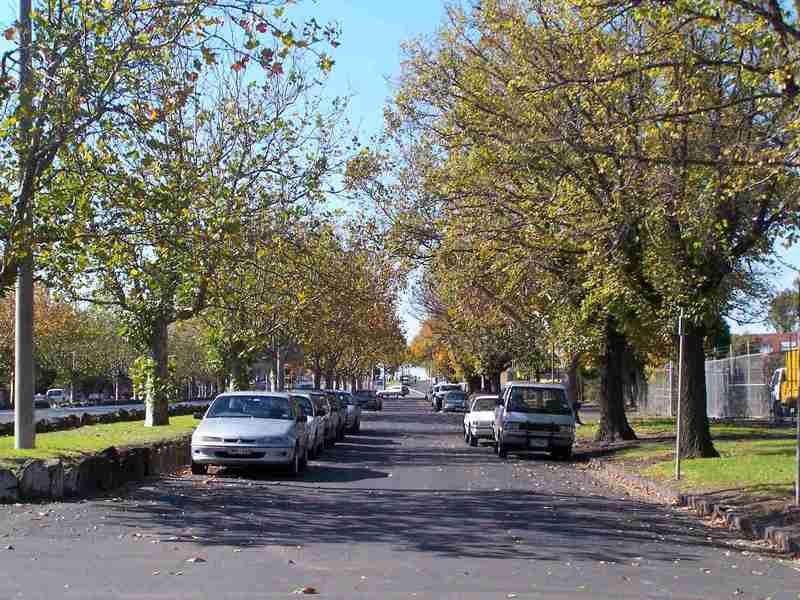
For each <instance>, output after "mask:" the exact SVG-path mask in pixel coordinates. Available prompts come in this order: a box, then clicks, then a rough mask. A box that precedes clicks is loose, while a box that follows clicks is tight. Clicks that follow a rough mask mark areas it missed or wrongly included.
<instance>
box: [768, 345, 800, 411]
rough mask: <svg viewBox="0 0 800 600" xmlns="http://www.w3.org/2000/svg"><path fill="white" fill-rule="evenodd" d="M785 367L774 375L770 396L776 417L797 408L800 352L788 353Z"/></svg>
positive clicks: (777, 370)
mask: <svg viewBox="0 0 800 600" xmlns="http://www.w3.org/2000/svg"><path fill="white" fill-rule="evenodd" d="M783 360H784V365H783V367H780V368H778V369H775V371H774V372H773V373H772V379H771V380H770V384H769V387H770V394H771V396H772V408H773V411H774V413H775V416H776V417H782V416H784V415H785V414H789V413H790V412H791V411H792V410H794V409H795V408H796V405H797V395H798V375H800V373H798V369H800V350H798V349H796V348H795V349H794V350H789V351H788V352H786V354H785V356H784V359H783Z"/></svg>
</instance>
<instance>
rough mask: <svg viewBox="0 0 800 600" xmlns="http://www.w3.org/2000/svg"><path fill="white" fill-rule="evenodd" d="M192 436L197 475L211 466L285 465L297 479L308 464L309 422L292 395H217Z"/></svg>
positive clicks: (193, 468) (229, 393)
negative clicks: (307, 424)
mask: <svg viewBox="0 0 800 600" xmlns="http://www.w3.org/2000/svg"><path fill="white" fill-rule="evenodd" d="M195 417H197V418H201V419H202V421H201V422H200V424H199V425H198V426H197V429H195V431H194V434H193V435H192V443H191V451H192V473H194V474H195V475H201V474H204V473H207V472H208V466H209V465H232V466H277V465H280V466H284V467H287V468H288V469H289V472H290V473H291V474H293V475H297V474H298V473H299V472H300V471H301V470H302V469H304V468H305V467H306V465H307V462H308V428H307V426H306V423H307V419H306V417H305V416H304V415H303V412H302V409H301V408H300V405H299V404H298V403H297V402H296V401H295V400H293V399H292V398H291V397H290V396H289V394H284V393H278V392H261V391H250V392H226V393H224V394H221V395H219V396H217V397H216V398H215V399H214V401H213V402H212V403H211V405H210V406H209V407H208V410H207V411H206V413H205V415H201V414H199V413H198V414H196V415H195Z"/></svg>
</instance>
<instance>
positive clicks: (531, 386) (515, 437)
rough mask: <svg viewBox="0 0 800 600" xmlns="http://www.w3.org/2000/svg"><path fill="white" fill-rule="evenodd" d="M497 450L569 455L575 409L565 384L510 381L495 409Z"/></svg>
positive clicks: (559, 455)
mask: <svg viewBox="0 0 800 600" xmlns="http://www.w3.org/2000/svg"><path fill="white" fill-rule="evenodd" d="M493 434H494V440H495V447H496V450H497V454H498V455H499V456H500V457H501V458H506V457H507V456H508V453H509V452H534V451H539V452H550V453H551V454H552V456H553V458H556V459H559V458H560V459H569V458H571V457H572V446H573V444H574V443H575V413H574V412H573V410H572V405H571V404H570V403H569V401H568V400H567V393H566V390H565V388H564V386H563V385H554V384H544V383H530V382H510V383H508V384H507V385H506V388H505V390H504V392H503V396H502V401H501V404H500V405H499V406H498V407H497V409H496V410H495V415H494V426H493Z"/></svg>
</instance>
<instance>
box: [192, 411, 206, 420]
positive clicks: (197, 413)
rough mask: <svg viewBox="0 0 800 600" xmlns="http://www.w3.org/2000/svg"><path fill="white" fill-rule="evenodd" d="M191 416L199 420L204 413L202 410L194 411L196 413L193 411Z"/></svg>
mask: <svg viewBox="0 0 800 600" xmlns="http://www.w3.org/2000/svg"><path fill="white" fill-rule="evenodd" d="M192 416H193V417H194V418H195V419H198V420H200V419H202V418H203V417H204V416H205V413H202V412H196V413H194V415H192Z"/></svg>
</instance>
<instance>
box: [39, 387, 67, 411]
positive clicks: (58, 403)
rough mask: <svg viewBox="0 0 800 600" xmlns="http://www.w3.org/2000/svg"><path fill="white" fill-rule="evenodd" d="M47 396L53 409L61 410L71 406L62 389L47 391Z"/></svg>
mask: <svg viewBox="0 0 800 600" xmlns="http://www.w3.org/2000/svg"><path fill="white" fill-rule="evenodd" d="M45 395H46V398H47V402H48V404H49V406H52V407H53V408H60V407H62V406H67V404H69V403H68V402H67V394H66V392H64V390H63V389H62V388H51V389H49V390H47V394H45Z"/></svg>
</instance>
